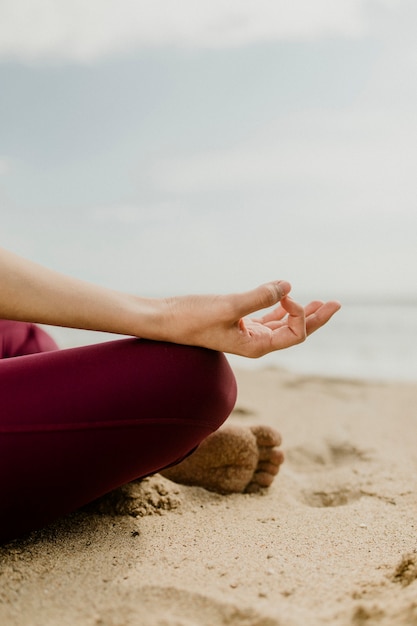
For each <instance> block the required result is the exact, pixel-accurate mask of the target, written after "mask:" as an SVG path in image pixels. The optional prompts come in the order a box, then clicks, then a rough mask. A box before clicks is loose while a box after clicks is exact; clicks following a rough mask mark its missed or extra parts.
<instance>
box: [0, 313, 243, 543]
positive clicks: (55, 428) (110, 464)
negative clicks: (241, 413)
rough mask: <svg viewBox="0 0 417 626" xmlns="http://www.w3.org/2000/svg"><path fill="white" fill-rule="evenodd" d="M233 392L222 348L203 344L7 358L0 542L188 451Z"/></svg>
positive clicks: (0, 430) (226, 407)
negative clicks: (206, 348) (199, 345)
mask: <svg viewBox="0 0 417 626" xmlns="http://www.w3.org/2000/svg"><path fill="white" fill-rule="evenodd" d="M16 324H17V325H20V324H21V323H16ZM31 326H33V325H31ZM34 328H35V330H33V327H32V330H31V332H32V333H34V334H35V335H36V333H37V330H36V328H37V327H34ZM9 330H10V328H9ZM38 330H39V331H40V329H38ZM43 332H44V331H41V336H42V334H43ZM19 333H21V329H20V328H19ZM37 341H40V340H39V338H37ZM3 344H4V345H11V344H10V342H3ZM48 345H50V344H48ZM48 349H49V348H48ZM9 352H10V351H9V350H8V352H7V356H8V357H11V356H12V355H11V354H10V353H9ZM235 399H236V383H235V379H234V376H233V373H232V371H231V369H230V367H229V364H228V362H227V360H226V358H225V356H224V355H223V354H221V353H218V352H214V351H211V350H205V349H203V348H195V347H190V346H181V345H177V344H170V343H163V342H152V341H145V340H138V339H121V340H118V341H111V342H108V343H102V344H97V345H93V346H86V347H80V348H72V349H67V350H55V351H49V352H41V353H38V354H30V355H27V356H19V357H16V358H7V359H3V360H0V512H1V513H0V541H5V540H8V539H11V538H13V537H16V536H18V535H20V534H21V533H23V532H26V531H28V530H32V529H35V528H39V527H41V526H43V525H45V524H47V523H48V522H50V521H52V520H53V519H55V518H57V517H59V516H62V515H64V514H66V513H69V512H70V511H73V510H75V509H77V508H79V507H80V506H82V505H84V504H86V503H88V502H90V501H92V500H94V499H95V498H97V497H99V496H101V495H103V494H104V493H106V492H108V491H110V490H111V489H113V488H115V487H117V486H119V485H122V484H124V483H126V482H129V481H131V480H133V479H136V478H139V477H143V476H146V475H149V474H152V473H154V472H156V471H158V470H160V469H162V468H164V467H166V466H168V465H170V464H172V463H175V462H176V461H178V460H180V459H182V458H183V457H184V456H186V455H187V454H188V453H189V452H190V451H191V450H193V449H194V448H195V447H196V446H197V445H198V444H199V443H200V442H201V441H202V440H203V439H205V438H206V437H207V436H208V435H209V434H210V433H211V432H213V431H215V430H216V429H217V428H218V427H219V426H220V425H221V424H222V423H223V422H224V420H225V419H226V418H227V416H228V415H229V413H230V411H231V410H232V408H233V405H234V402H235Z"/></svg>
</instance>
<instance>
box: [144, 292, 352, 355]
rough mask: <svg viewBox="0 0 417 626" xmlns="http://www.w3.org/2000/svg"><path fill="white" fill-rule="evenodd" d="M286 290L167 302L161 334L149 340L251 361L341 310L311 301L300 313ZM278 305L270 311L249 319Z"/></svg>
mask: <svg viewBox="0 0 417 626" xmlns="http://www.w3.org/2000/svg"><path fill="white" fill-rule="evenodd" d="M290 290H291V286H290V284H289V283H287V282H286V281H276V282H271V283H266V284H265V285H261V286H260V287H258V288H256V289H254V290H252V291H248V292H245V293H241V294H231V295H224V296H185V297H179V298H170V299H168V300H165V301H164V303H165V307H166V310H165V313H162V316H161V318H160V326H159V332H158V333H157V336H153V337H150V338H154V339H163V340H166V341H173V342H175V343H183V344H187V345H197V346H203V347H206V348H211V349H213V350H219V351H221V352H229V353H231V354H239V355H241V356H247V357H253V358H255V357H260V356H262V355H264V354H267V353H268V352H273V351H275V350H282V349H284V348H289V347H290V346H293V345H296V344H298V343H301V342H303V341H304V340H305V339H306V337H307V336H308V335H310V334H311V333H313V332H314V331H316V330H317V329H319V328H321V326H323V325H324V324H326V322H328V321H329V319H330V318H331V317H332V315H333V314H334V313H336V311H338V310H339V309H340V304H339V303H338V302H335V301H331V302H326V303H323V302H321V301H314V302H310V304H308V305H307V306H306V307H305V308H304V307H302V306H301V305H300V304H298V303H297V302H295V301H294V300H292V298H290V297H289V296H288V293H289V291H290ZM278 302H279V306H278V307H276V308H274V309H273V310H272V311H271V312H269V313H267V314H265V315H263V316H261V317H252V314H253V313H255V312H256V311H259V310H261V309H265V308H267V307H271V306H273V305H275V304H277V303H278Z"/></svg>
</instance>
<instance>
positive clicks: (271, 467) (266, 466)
mask: <svg viewBox="0 0 417 626" xmlns="http://www.w3.org/2000/svg"><path fill="white" fill-rule="evenodd" d="M279 467H280V466H279V465H275V464H274V463H268V462H267V461H263V462H261V463H258V467H257V468H256V472H255V474H258V472H261V473H267V474H271V476H276V475H277V474H278V472H279Z"/></svg>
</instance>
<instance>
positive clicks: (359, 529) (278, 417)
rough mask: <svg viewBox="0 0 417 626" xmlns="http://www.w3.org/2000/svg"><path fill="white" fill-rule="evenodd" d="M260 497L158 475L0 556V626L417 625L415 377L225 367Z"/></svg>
mask: <svg viewBox="0 0 417 626" xmlns="http://www.w3.org/2000/svg"><path fill="white" fill-rule="evenodd" d="M237 376H238V383H239V397H238V403H237V406H236V410H235V411H234V413H233V415H232V417H231V418H230V419H231V420H233V421H235V422H237V423H240V424H256V423H267V424H270V425H272V426H276V427H278V428H279V429H280V431H281V432H282V435H283V438H284V444H283V447H284V450H285V454H286V462H285V464H284V466H283V468H282V470H281V472H280V475H279V476H278V478H277V480H276V482H275V483H274V484H273V486H272V487H271V488H270V489H269V490H267V491H265V492H264V493H261V494H250V495H231V496H220V495H217V494H213V493H209V492H207V491H205V490H203V489H201V488H197V487H185V486H179V485H175V484H174V483H171V482H170V481H168V480H166V479H164V478H162V477H160V476H154V477H152V478H150V479H147V480H145V481H144V482H142V483H132V484H131V485H129V486H127V487H125V488H124V489H121V490H119V491H118V492H116V493H113V494H112V495H111V497H109V498H108V499H107V500H105V501H104V502H102V503H101V505H100V507H99V506H95V507H93V508H92V509H90V510H86V511H82V512H77V513H75V514H73V515H71V516H69V517H68V518H65V519H63V520H60V521H59V522H57V523H56V524H54V525H52V526H50V527H49V528H48V529H45V530H43V531H40V532H37V533H33V534H32V535H31V536H30V537H29V538H26V539H25V540H20V541H15V542H12V543H10V544H8V545H7V546H4V547H2V548H1V549H0V624H2V625H4V626H29V625H30V626H38V625H39V626H50V625H55V624H56V625H59V626H66V625H71V626H74V625H77V626H93V625H94V626H192V625H204V626H217V625H226V624H227V625H233V626H235V625H236V626H284V625H285V626H307V625H308V626H316V625H323V624H331V625H332V626H339V625H340V626H342V625H343V626H344V625H353V626H362V625H366V626H373V625H374V624H378V625H379V624H380V625H383V626H396V625H407V626H413V625H417V532H416V531H417V479H416V469H417V383H416V384H415V385H414V384H401V383H378V382H363V381H355V380H340V379H330V378H320V377H317V378H315V377H303V376H300V375H295V374H292V373H288V372H285V371H281V370H278V369H266V370H256V371H243V370H242V371H239V372H237Z"/></svg>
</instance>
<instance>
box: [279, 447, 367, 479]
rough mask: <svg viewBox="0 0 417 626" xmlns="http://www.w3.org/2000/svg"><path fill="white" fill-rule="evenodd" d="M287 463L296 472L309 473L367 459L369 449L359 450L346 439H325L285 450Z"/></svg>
mask: <svg viewBox="0 0 417 626" xmlns="http://www.w3.org/2000/svg"><path fill="white" fill-rule="evenodd" d="M285 456H286V459H287V463H289V464H290V465H291V467H292V469H294V470H295V471H297V472H300V473H307V472H308V473H310V472H311V471H312V470H313V471H319V470H320V469H325V470H326V471H328V470H329V469H330V468H332V467H340V466H343V465H345V466H346V465H355V464H356V463H358V462H362V461H369V460H370V458H371V456H370V453H369V451H366V450H360V449H359V448H357V447H356V446H354V445H353V444H351V443H350V442H349V441H346V440H341V441H337V440H331V439H328V440H325V441H323V442H321V443H320V444H317V445H316V446H314V445H308V446H297V447H294V448H290V449H289V450H287V451H286V454H285Z"/></svg>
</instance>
